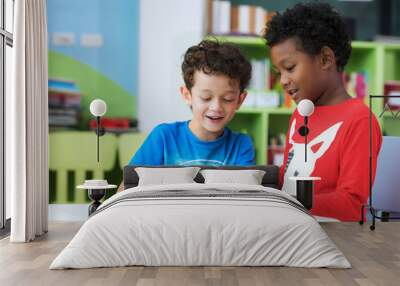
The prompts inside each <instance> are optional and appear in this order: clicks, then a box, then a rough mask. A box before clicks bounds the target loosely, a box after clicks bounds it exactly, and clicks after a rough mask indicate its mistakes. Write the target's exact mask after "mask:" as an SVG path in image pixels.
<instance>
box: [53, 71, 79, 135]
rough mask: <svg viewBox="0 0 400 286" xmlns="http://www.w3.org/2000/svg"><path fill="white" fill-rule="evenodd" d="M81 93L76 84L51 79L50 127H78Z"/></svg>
mask: <svg viewBox="0 0 400 286" xmlns="http://www.w3.org/2000/svg"><path fill="white" fill-rule="evenodd" d="M80 112H81V93H80V91H79V89H78V88H77V86H76V84H75V82H73V81H68V80H63V79H54V78H51V79H49V126H50V127H68V128H75V127H78V122H79V117H80Z"/></svg>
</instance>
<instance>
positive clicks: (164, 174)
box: [135, 167, 200, 186]
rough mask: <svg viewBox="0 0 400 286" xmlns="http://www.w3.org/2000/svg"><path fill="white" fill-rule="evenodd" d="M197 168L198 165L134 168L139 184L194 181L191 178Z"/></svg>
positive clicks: (197, 170) (193, 176)
mask: <svg viewBox="0 0 400 286" xmlns="http://www.w3.org/2000/svg"><path fill="white" fill-rule="evenodd" d="M199 170H200V168H199V167H184V168H146V167H137V168H135V171H136V173H137V174H138V176H139V184H138V185H139V186H149V185H168V184H186V183H195V181H194V180H193V179H194V178H195V177H196V175H197V173H198V172H199Z"/></svg>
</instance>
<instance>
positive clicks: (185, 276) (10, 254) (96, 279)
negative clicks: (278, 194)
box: [0, 222, 400, 286]
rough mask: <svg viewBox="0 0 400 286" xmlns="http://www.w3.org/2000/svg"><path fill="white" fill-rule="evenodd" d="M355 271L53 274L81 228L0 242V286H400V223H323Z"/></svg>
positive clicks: (59, 227) (57, 226)
mask: <svg viewBox="0 0 400 286" xmlns="http://www.w3.org/2000/svg"><path fill="white" fill-rule="evenodd" d="M321 225H322V226H323V228H324V229H325V230H326V231H327V233H328V234H329V236H330V237H331V239H332V240H333V241H334V242H335V243H336V244H337V245H338V247H339V248H340V249H341V250H342V251H343V253H344V254H345V255H346V257H347V258H348V259H349V261H350V262H351V264H352V266H353V268H352V269H348V270H341V269H305V268H290V267H121V268H100V269H85V270H49V269H48V267H49V265H50V263H51V261H52V260H53V259H54V258H55V256H56V255H57V254H58V253H59V252H60V251H61V250H62V249H63V248H64V247H65V246H66V244H67V243H68V241H69V240H70V239H71V238H72V236H73V235H74V234H75V233H76V232H77V230H78V229H79V227H80V224H79V223H51V224H50V230H49V233H48V234H47V235H45V236H43V237H42V238H40V239H37V240H35V241H34V242H32V243H26V244H25V243H21V244H16V243H12V244H11V243H9V240H8V238H6V239H3V240H1V241H0V285H1V286H6V285H7V286H8V285H13V286H14V285H15V286H16V285H52V286H56V285H57V286H58V285H68V286H75V285H140V286H150V285H166V286H179V285H227V286H231V285H246V286H247V285H255V286H261V285H384V286H388V285H400V223H396V222H390V223H379V224H378V225H377V228H376V230H375V231H370V230H369V227H368V225H364V226H360V225H358V224H357V223H332V222H330V223H321Z"/></svg>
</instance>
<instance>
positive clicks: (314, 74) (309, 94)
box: [271, 38, 324, 104]
mask: <svg viewBox="0 0 400 286" xmlns="http://www.w3.org/2000/svg"><path fill="white" fill-rule="evenodd" d="M296 45H297V41H296V40H295V39H294V38H289V39H287V40H285V41H283V42H281V43H278V44H276V45H274V46H273V47H272V48H271V60H272V64H273V65H274V66H275V69H276V70H277V72H278V75H279V79H280V83H281V85H282V87H283V89H284V90H285V91H286V92H287V93H288V94H289V95H290V96H291V97H292V99H293V100H294V101H295V102H296V104H297V103H299V102H300V101H301V100H302V99H309V100H311V101H313V102H316V101H317V100H318V98H319V97H320V96H321V94H322V93H323V92H324V91H323V88H322V87H323V82H324V80H323V76H324V73H323V70H324V67H323V66H321V58H320V56H319V55H316V56H311V55H309V54H307V53H305V52H302V51H301V50H299V49H298V47H297V46H296Z"/></svg>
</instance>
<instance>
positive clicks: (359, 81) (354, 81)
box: [342, 72, 368, 99]
mask: <svg viewBox="0 0 400 286" xmlns="http://www.w3.org/2000/svg"><path fill="white" fill-rule="evenodd" d="M342 80H343V84H344V86H345V89H346V90H347V92H348V93H349V94H350V95H351V96H352V97H355V98H359V99H364V98H366V96H367V93H368V79H367V73H366V72H351V73H347V72H343V73H342Z"/></svg>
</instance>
